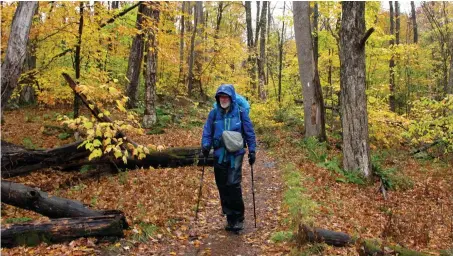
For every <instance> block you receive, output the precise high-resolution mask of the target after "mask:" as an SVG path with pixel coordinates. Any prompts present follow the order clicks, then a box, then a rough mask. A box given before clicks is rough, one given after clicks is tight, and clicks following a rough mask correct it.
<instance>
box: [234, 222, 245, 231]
mask: <svg viewBox="0 0 453 256" xmlns="http://www.w3.org/2000/svg"><path fill="white" fill-rule="evenodd" d="M243 229H244V220H239V221H237V222H236V223H235V224H234V225H233V227H232V228H231V231H236V232H238V231H241V230H243Z"/></svg>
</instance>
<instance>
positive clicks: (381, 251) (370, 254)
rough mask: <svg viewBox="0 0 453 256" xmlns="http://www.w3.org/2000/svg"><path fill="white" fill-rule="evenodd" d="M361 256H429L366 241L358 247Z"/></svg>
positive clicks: (398, 247)
mask: <svg viewBox="0 0 453 256" xmlns="http://www.w3.org/2000/svg"><path fill="white" fill-rule="evenodd" d="M357 252H358V253H359V256H381V255H399V256H428V254H425V253H421V252H417V251H412V250H409V249H406V248H403V247H401V246H397V245H388V246H387V245H384V246H383V245H382V243H381V242H378V241H376V240H365V241H362V242H361V243H360V244H359V245H358V246H357Z"/></svg>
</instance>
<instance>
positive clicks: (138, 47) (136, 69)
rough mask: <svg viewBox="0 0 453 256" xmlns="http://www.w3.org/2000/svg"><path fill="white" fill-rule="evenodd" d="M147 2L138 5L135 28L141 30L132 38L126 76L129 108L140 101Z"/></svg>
mask: <svg viewBox="0 0 453 256" xmlns="http://www.w3.org/2000/svg"><path fill="white" fill-rule="evenodd" d="M146 5H147V3H145V2H141V3H140V5H139V6H138V12H137V19H136V21H135V28H136V29H137V30H138V31H139V32H138V33H137V34H136V35H135V37H134V39H133V40H132V46H131V51H130V53H129V62H128V66H127V74H126V77H127V79H128V80H129V84H128V85H127V88H126V95H127V97H129V100H128V102H127V107H128V108H136V107H137V102H138V83H139V78H140V69H141V66H142V61H143V51H144V47H145V42H144V34H143V33H142V31H141V30H142V29H143V22H144V14H143V12H144V11H145V8H146Z"/></svg>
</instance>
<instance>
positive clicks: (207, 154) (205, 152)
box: [201, 148, 209, 158]
mask: <svg viewBox="0 0 453 256" xmlns="http://www.w3.org/2000/svg"><path fill="white" fill-rule="evenodd" d="M201 152H202V153H203V156H204V158H208V156H209V149H207V148H202V149H201Z"/></svg>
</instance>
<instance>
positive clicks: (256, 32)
mask: <svg viewBox="0 0 453 256" xmlns="http://www.w3.org/2000/svg"><path fill="white" fill-rule="evenodd" d="M260 3H261V2H260V1H256V26H255V40H253V42H254V43H255V47H256V46H257V44H258V36H259V35H260V29H261V19H260V12H261V9H260Z"/></svg>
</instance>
